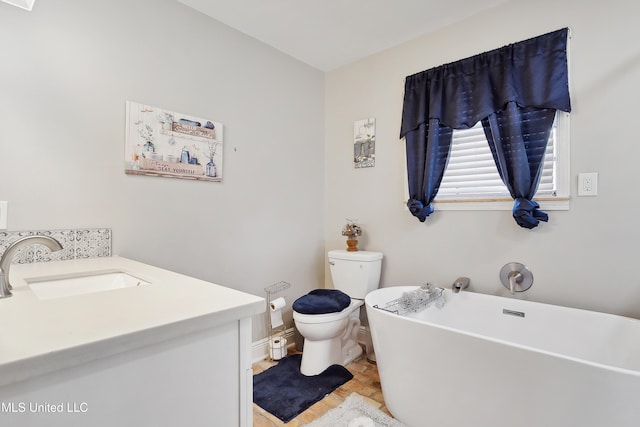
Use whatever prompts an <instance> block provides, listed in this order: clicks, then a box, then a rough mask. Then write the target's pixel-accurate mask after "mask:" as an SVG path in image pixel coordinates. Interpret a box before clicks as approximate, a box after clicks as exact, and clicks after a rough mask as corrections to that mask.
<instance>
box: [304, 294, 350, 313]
mask: <svg viewBox="0 0 640 427" xmlns="http://www.w3.org/2000/svg"><path fill="white" fill-rule="evenodd" d="M349 304H351V297H350V296H349V295H347V294H345V293H344V292H342V291H339V290H337V289H314V290H313V291H311V292H309V293H308V294H307V295H303V296H301V297H300V298H298V299H297V300H295V301H294V303H293V306H292V307H293V309H294V310H295V311H297V312H298V313H300V314H328V313H338V312H340V311H342V310H344V309H345V308H347V307H349Z"/></svg>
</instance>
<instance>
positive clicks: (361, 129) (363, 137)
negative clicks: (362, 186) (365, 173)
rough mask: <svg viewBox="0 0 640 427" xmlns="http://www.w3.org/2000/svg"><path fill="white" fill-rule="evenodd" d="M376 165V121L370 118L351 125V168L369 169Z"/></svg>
mask: <svg viewBox="0 0 640 427" xmlns="http://www.w3.org/2000/svg"><path fill="white" fill-rule="evenodd" d="M375 165H376V119H375V118H373V117H370V118H368V119H364V120H357V121H355V122H354V124H353V166H354V167H356V168H370V167H373V166H375Z"/></svg>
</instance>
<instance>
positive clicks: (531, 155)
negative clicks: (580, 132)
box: [400, 28, 571, 228]
mask: <svg viewBox="0 0 640 427" xmlns="http://www.w3.org/2000/svg"><path fill="white" fill-rule="evenodd" d="M568 31H569V30H568V28H564V29H561V30H558V31H554V32H551V33H548V34H545V35H542V36H539V37H535V38H532V39H529V40H525V41H522V42H518V43H514V44H511V45H508V46H505V47H502V48H499V49H495V50H492V51H489V52H485V53H482V54H479V55H476V56H472V57H470V58H467V59H463V60H461V61H457V62H453V63H451V64H446V65H442V66H440V67H436V68H432V69H430V70H426V71H423V72H420V73H417V74H414V75H411V76H409V77H407V78H406V80H405V94H404V105H403V111H402V126H401V129H400V138H403V137H404V138H405V140H406V146H407V173H408V183H409V200H408V201H407V206H408V207H409V211H410V212H411V213H412V214H413V215H414V216H415V217H417V218H418V219H419V220H420V221H425V219H426V218H427V217H428V216H429V215H431V213H433V206H432V201H433V200H434V199H435V197H436V195H437V193H438V189H439V187H440V183H441V181H442V176H443V174H444V171H445V169H446V166H447V161H448V157H449V152H450V149H451V141H452V130H453V129H468V128H471V127H473V126H475V124H476V123H478V121H482V126H483V130H484V133H485V136H486V137H487V142H488V143H489V147H490V149H491V153H492V155H493V158H494V161H495V163H496V166H497V168H498V172H499V174H500V177H501V179H502V181H503V182H504V184H505V186H506V187H507V189H508V190H509V193H510V194H511V197H512V198H513V199H514V200H515V204H514V208H513V217H514V219H515V220H516V222H517V223H518V224H519V225H520V226H521V227H524V228H534V227H536V226H537V225H538V223H539V222H540V221H547V219H548V216H547V214H546V213H544V212H542V211H539V210H538V208H539V205H538V203H536V202H534V201H533V200H532V198H533V196H534V195H535V193H536V191H537V188H538V183H539V181H540V174H541V172H542V165H543V163H544V152H545V149H546V145H547V141H548V139H549V133H550V131H551V127H552V126H553V121H554V118H555V116H556V111H557V110H562V111H566V112H570V111H571V102H570V99H569V78H568V67H567V37H568Z"/></svg>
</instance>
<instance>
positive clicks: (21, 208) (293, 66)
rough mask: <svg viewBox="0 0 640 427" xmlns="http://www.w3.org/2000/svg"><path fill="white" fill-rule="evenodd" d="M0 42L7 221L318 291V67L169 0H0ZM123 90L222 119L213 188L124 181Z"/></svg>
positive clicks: (0, 192) (192, 271)
mask: <svg viewBox="0 0 640 427" xmlns="http://www.w3.org/2000/svg"><path fill="white" fill-rule="evenodd" d="M0 40H1V41H0V46H1V47H0V58H1V59H0V200H8V201H9V229H11V230H41V229H60V228H80V227H110V228H112V229H113V252H114V254H119V255H122V256H126V257H130V258H133V259H136V260H140V261H143V262H147V263H150V264H153V265H157V266H160V267H163V268H168V269H171V270H175V271H179V272H182V273H186V274H189V275H192V276H195V277H198V278H202V279H205V280H208V281H211V282H215V283H219V284H221V285H225V286H229V287H232V288H235V289H239V290H242V291H246V292H249V293H252V294H255V295H259V296H264V290H263V289H264V287H266V286H268V285H271V284H273V283H275V282H278V281H280V280H286V281H288V282H290V283H292V284H293V285H294V286H293V287H292V288H291V290H290V291H288V293H286V294H284V295H285V296H287V297H288V299H289V301H292V300H293V298H295V297H297V296H299V295H301V294H303V293H306V292H307V291H308V290H310V289H312V288H315V287H319V286H322V283H323V275H324V268H323V263H324V257H323V252H324V242H323V220H322V218H323V212H322V206H323V201H322V200H323V185H324V183H323V179H324V175H323V174H324V169H323V164H324V150H323V140H324V135H323V132H324V127H323V126H324V118H323V114H324V112H323V105H324V99H323V98H324V93H323V85H324V82H323V80H324V75H323V73H321V72H320V71H318V70H315V69H313V68H311V67H309V66H307V65H305V64H302V63H301V62H298V61H296V60H294V59H292V58H290V57H288V56H286V55H284V54H282V53H280V52H278V51H276V50H275V49H272V48H270V47H268V46H266V45H264V44H262V43H260V42H258V41H256V40H255V39H252V38H249V37H247V36H245V35H243V34H241V33H239V32H237V31H235V30H232V29H230V28H229V27H227V26H225V25H222V24H220V23H218V22H217V21H214V20H212V19H210V18H208V17H206V16H204V15H202V14H199V13H197V12H195V11H194V10H192V9H190V8H188V7H186V6H184V5H182V4H180V3H178V2H175V1H173V0H159V1H158V0H142V1H136V2H131V1H128V0H112V1H107V2H82V1H73V0H50V1H39V2H37V3H36V5H35V7H34V9H33V11H32V12H25V11H23V10H20V9H18V8H15V7H11V6H9V5H7V4H5V3H0ZM126 100H134V101H137V102H141V103H144V104H148V105H154V106H157V107H161V108H166V109H169V110H172V111H177V112H181V113H185V114H192V115H194V116H196V117H206V118H211V119H213V120H216V121H219V122H222V123H223V124H224V126H225V128H224V136H225V141H224V143H225V151H224V182H223V183H207V182H193V181H187V180H178V179H167V178H154V177H144V176H132V175H125V174H124V171H123V160H124V135H125V101H126ZM114 309H117V308H114ZM289 317H290V316H289ZM255 320H256V321H255V322H254V334H253V335H254V339H259V338H261V337H263V336H264V335H265V334H266V330H265V326H264V324H263V317H262V316H259V317H257V318H256V319H255ZM289 322H290V319H289Z"/></svg>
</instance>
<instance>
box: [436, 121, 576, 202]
mask: <svg viewBox="0 0 640 427" xmlns="http://www.w3.org/2000/svg"><path fill="white" fill-rule="evenodd" d="M568 125H569V114H568V113H565V112H562V111H559V112H558V113H557V115H556V121H555V123H554V125H553V129H552V131H551V136H550V137H549V142H548V145H547V150H546V152H545V162H544V167H543V172H542V178H541V179H540V185H539V187H538V191H537V193H536V195H535V197H534V200H537V201H541V202H543V203H542V204H543V205H544V206H542V208H543V209H548V210H566V209H568V208H569V126H568ZM435 203H436V204H437V209H440V210H502V209H507V210H511V209H512V208H513V200H512V199H511V197H510V196H509V192H508V191H507V188H506V187H505V186H504V184H503V183H502V180H501V179H500V175H499V174H498V170H497V169H496V165H495V162H494V160H493V156H492V155H491V150H490V149H489V144H488V143H487V140H486V138H485V135H484V132H483V130H482V124H481V123H480V122H478V124H476V126H474V127H473V128H471V129H465V130H454V131H453V141H452V145H451V153H450V155H449V161H448V164H447V169H446V170H445V173H444V177H443V179H442V182H441V184H440V189H439V190H438V194H437V196H436V198H435Z"/></svg>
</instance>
